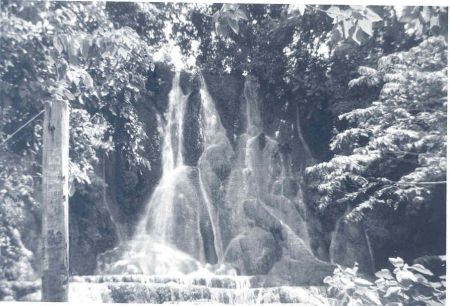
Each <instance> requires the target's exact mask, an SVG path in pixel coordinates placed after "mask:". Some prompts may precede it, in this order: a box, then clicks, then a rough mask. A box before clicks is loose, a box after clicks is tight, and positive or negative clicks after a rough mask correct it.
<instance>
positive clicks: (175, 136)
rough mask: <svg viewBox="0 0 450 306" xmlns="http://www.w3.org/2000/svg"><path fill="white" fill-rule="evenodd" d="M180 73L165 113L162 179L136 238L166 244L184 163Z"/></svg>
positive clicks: (182, 98)
mask: <svg viewBox="0 0 450 306" xmlns="http://www.w3.org/2000/svg"><path fill="white" fill-rule="evenodd" d="M179 82H180V72H178V71H177V72H175V76H174V78H173V81H172V89H171V90H170V93H169V104H168V109H167V112H166V116H165V117H166V124H165V126H163V128H162V131H163V145H162V177H161V180H160V182H159V184H158V185H157V187H156V189H155V191H154V192H153V195H152V197H151V199H150V201H149V203H148V204H147V207H146V212H145V214H144V218H143V219H142V221H141V222H140V224H139V225H138V228H137V231H136V232H137V235H142V234H144V233H148V232H150V235H151V236H153V237H158V239H159V240H162V241H164V242H167V239H170V237H169V236H168V235H169V234H170V233H169V232H170V230H171V229H170V227H171V226H172V222H173V220H172V218H171V216H173V199H174V196H175V194H174V186H175V179H176V177H177V176H179V175H182V173H183V169H184V168H185V167H184V164H183V119H184V113H185V110H186V102H187V98H188V96H187V95H184V94H183V91H182V89H181V87H180V84H179ZM147 227H150V230H148V228H147Z"/></svg>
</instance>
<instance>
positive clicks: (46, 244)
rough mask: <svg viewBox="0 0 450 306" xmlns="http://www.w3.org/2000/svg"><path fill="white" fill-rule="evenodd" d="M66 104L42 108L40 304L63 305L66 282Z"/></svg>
mask: <svg viewBox="0 0 450 306" xmlns="http://www.w3.org/2000/svg"><path fill="white" fill-rule="evenodd" d="M69 112H70V110H69V105H68V103H67V102H64V101H54V102H53V103H51V104H50V105H47V106H46V108H45V114H44V126H43V130H44V136H43V142H44V148H43V163H42V172H43V175H42V188H43V192H42V204H43V205H42V208H43V210H42V237H43V265H42V301H44V302H67V300H68V281H69V257H68V253H69V246H68V243H69V240H68V229H69V228H68V225H69V219H68V202H69V193H68V189H69V188H68V187H69V186H68V185H69V184H68V179H69Z"/></svg>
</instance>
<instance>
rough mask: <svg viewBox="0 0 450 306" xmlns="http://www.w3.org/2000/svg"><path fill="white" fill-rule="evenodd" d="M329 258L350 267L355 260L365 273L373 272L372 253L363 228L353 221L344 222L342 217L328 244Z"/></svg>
mask: <svg viewBox="0 0 450 306" xmlns="http://www.w3.org/2000/svg"><path fill="white" fill-rule="evenodd" d="M330 260H331V262H333V263H337V264H340V265H343V266H348V267H352V266H353V265H354V264H355V262H357V263H358V264H359V266H360V268H359V270H360V271H361V272H363V273H365V274H368V275H370V274H373V273H374V272H375V271H374V264H373V255H372V251H371V249H370V246H369V244H368V241H367V236H366V235H365V233H364V230H363V228H362V227H361V226H360V225H358V224H355V223H346V222H345V221H344V218H340V219H339V220H338V221H337V224H336V229H335V231H334V233H333V234H332V238H331V244H330Z"/></svg>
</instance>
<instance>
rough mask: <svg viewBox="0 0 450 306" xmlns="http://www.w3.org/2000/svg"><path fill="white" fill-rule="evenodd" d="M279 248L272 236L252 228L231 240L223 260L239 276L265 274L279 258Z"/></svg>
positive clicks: (259, 229)
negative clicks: (235, 270) (233, 268)
mask: <svg viewBox="0 0 450 306" xmlns="http://www.w3.org/2000/svg"><path fill="white" fill-rule="evenodd" d="M280 255H281V254H280V248H279V246H278V244H277V242H276V240H275V239H274V237H273V235H272V234H271V233H269V232H267V231H265V230H263V229H261V228H257V227H254V228H252V229H250V230H249V231H248V232H245V233H242V234H240V235H238V236H236V237H235V238H234V239H233V240H231V242H230V244H229V246H228V248H227V249H226V251H225V255H224V259H225V261H226V262H228V263H230V264H232V265H233V266H234V267H235V268H236V269H237V271H238V273H240V274H244V275H255V274H266V273H267V272H269V270H270V269H271V268H272V266H273V264H274V263H275V262H276V261H277V260H278V259H279V257H280Z"/></svg>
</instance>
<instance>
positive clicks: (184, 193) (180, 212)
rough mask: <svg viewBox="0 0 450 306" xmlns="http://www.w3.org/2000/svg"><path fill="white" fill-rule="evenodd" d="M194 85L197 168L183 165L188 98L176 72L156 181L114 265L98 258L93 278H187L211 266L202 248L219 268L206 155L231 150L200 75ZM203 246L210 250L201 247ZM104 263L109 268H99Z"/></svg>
mask: <svg viewBox="0 0 450 306" xmlns="http://www.w3.org/2000/svg"><path fill="white" fill-rule="evenodd" d="M199 79H200V90H199V91H200V106H201V111H200V116H199V118H198V120H199V121H200V122H199V123H200V124H199V128H200V131H199V132H200V135H201V137H200V138H201V141H202V147H203V153H202V155H201V156H200V158H199V162H198V163H199V165H198V167H194V166H188V165H186V164H185V162H184V161H185V156H184V154H185V152H184V148H183V143H184V137H189V136H190V135H185V132H184V131H183V126H184V120H185V118H187V117H186V116H185V114H186V107H187V102H188V98H189V94H188V95H185V94H184V93H183V91H182V89H181V86H180V72H175V75H174V77H173V81H172V88H171V90H170V93H169V99H168V106H167V110H166V113H165V115H164V119H165V120H160V125H161V126H160V131H161V133H162V150H161V159H162V176H161V179H160V181H159V182H158V184H157V186H156V187H155V190H154V191H153V193H152V195H151V197H150V199H149V201H148V203H147V205H146V207H145V209H144V213H143V216H142V218H141V220H140V221H139V223H138V225H137V227H136V231H135V234H134V237H133V238H132V239H131V241H128V242H126V244H125V245H124V246H121V247H120V253H121V255H120V258H119V259H118V260H117V259H116V258H113V257H115V255H113V254H109V255H108V254H107V255H104V256H103V258H102V260H101V264H100V266H101V268H100V269H99V273H105V274H136V273H138V274H166V275H177V274H187V273H192V272H195V271H198V270H201V269H202V268H204V266H205V264H206V262H207V261H208V260H209V261H211V258H207V254H206V248H207V247H209V248H210V249H213V250H212V254H215V259H216V260H217V261H219V262H221V260H222V255H223V251H222V240H221V234H220V229H219V222H218V213H217V209H216V207H215V203H214V199H213V197H214V193H213V192H212V191H211V190H210V189H209V188H208V186H207V184H208V182H209V181H210V180H212V179H213V178H212V175H213V174H214V172H213V171H212V170H214V162H215V160H217V159H216V158H213V157H211V156H210V155H211V154H213V153H214V152H215V151H217V149H220V148H226V150H228V151H230V150H231V145H230V143H229V141H228V138H227V137H226V133H225V129H224V127H223V126H222V123H221V120H220V117H219V114H218V113H217V110H216V109H215V106H214V102H213V100H212V98H211V96H210V95H209V93H208V90H207V87H206V84H205V81H204V79H203V77H202V76H201V75H200V76H199ZM186 140H187V141H189V139H186ZM210 232H211V233H212V237H211V236H210V237H205V235H211V234H210ZM208 241H211V244H212V246H206V245H205V244H206V243H208ZM210 251H211V250H210ZM118 252H119V251H118ZM109 257H111V258H109ZM107 261H110V262H109V263H105V262H107ZM213 261H214V260H213Z"/></svg>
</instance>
